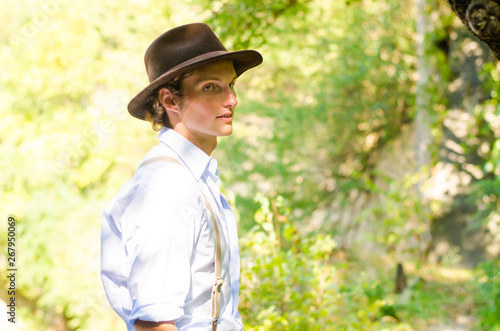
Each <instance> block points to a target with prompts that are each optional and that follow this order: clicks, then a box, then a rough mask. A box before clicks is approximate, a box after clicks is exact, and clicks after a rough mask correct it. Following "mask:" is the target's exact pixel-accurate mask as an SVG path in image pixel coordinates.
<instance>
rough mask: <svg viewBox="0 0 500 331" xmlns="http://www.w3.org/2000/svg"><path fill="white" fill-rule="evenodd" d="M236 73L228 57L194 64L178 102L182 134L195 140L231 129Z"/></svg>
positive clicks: (235, 102)
mask: <svg viewBox="0 0 500 331" xmlns="http://www.w3.org/2000/svg"><path fill="white" fill-rule="evenodd" d="M235 81H236V73H235V71H234V67H233V64H232V62H231V61H227V60H226V61H218V62H214V63H210V64H207V65H205V66H202V67H199V68H197V69H196V70H195V71H194V72H193V74H192V75H190V76H188V77H186V78H185V79H184V80H183V82H182V88H183V94H184V97H183V100H182V102H181V103H180V104H179V106H180V110H179V117H180V119H181V122H182V132H181V133H182V134H183V135H184V136H185V137H186V138H187V139H188V140H190V141H191V142H193V143H195V144H196V143H197V142H201V141H206V140H210V139H212V140H213V139H217V138H216V137H218V136H228V135H230V134H231V133H232V132H233V124H232V123H233V114H234V108H235V107H236V105H237V104H238V100H237V99H236V94H235V92H234V83H235Z"/></svg>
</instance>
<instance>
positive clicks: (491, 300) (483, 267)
mask: <svg viewBox="0 0 500 331" xmlns="http://www.w3.org/2000/svg"><path fill="white" fill-rule="evenodd" d="M478 271H479V275H478V277H477V279H476V282H477V283H478V284H479V293H477V294H476V295H477V297H478V298H479V300H486V302H485V303H484V307H483V308H482V309H480V310H479V312H478V317H479V319H478V324H479V325H480V330H492V331H498V330H500V263H499V261H494V262H492V261H489V262H483V263H481V264H480V265H479V267H478Z"/></svg>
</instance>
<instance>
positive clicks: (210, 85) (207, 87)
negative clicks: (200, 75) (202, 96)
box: [203, 84, 214, 91]
mask: <svg viewBox="0 0 500 331" xmlns="http://www.w3.org/2000/svg"><path fill="white" fill-rule="evenodd" d="M213 89H214V84H207V85H205V86H203V91H212V90H213Z"/></svg>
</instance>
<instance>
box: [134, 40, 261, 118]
mask: <svg viewBox="0 0 500 331" xmlns="http://www.w3.org/2000/svg"><path fill="white" fill-rule="evenodd" d="M220 60H233V66H234V71H235V72H236V76H240V75H241V74H242V73H244V72H245V71H247V70H248V69H251V68H253V67H256V66H258V65H259V64H261V63H262V55H260V53H259V52H257V51H254V50H244V51H236V52H226V51H215V52H209V53H206V54H203V55H200V56H197V57H195V58H193V59H190V60H188V61H185V62H183V63H181V64H179V65H178V66H176V67H174V68H172V69H170V70H169V71H167V72H166V73H164V74H163V75H161V76H160V77H158V78H157V79H155V80H154V81H152V82H151V83H150V84H149V85H148V86H147V87H146V88H145V89H144V90H142V91H141V92H139V94H137V95H136V96H135V97H133V98H132V100H130V102H129V104H128V107H127V109H128V112H129V113H130V115H132V116H134V117H135V118H138V119H141V120H145V115H146V112H147V109H148V107H149V106H150V105H148V99H149V98H150V97H151V95H152V93H153V92H154V91H155V90H156V89H157V88H158V87H160V86H161V85H163V84H165V83H167V82H168V81H170V80H172V79H174V78H175V77H177V76H179V75H181V74H183V73H185V72H188V71H190V70H193V69H195V68H196V67H198V66H200V65H202V64H207V63H210V62H214V61H220Z"/></svg>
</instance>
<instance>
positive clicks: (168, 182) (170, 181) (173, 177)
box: [134, 158, 201, 197]
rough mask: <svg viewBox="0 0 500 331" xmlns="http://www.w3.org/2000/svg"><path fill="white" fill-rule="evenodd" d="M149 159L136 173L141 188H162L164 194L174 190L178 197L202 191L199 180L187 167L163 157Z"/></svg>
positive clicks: (153, 189) (150, 189)
mask: <svg viewBox="0 0 500 331" xmlns="http://www.w3.org/2000/svg"><path fill="white" fill-rule="evenodd" d="M147 161H148V160H146V162H147ZM149 161H151V162H149V163H147V164H145V165H144V166H141V167H140V168H139V169H138V170H137V172H136V174H135V175H134V179H135V180H136V181H137V182H138V183H139V187H140V189H143V190H146V191H158V190H161V191H162V192H163V194H168V192H173V194H175V195H176V196H177V197H182V196H184V195H189V196H193V194H195V195H198V194H197V193H201V189H200V186H199V184H198V182H197V181H196V179H195V178H194V177H193V175H192V174H191V172H190V171H189V170H188V169H187V168H186V167H184V166H182V165H181V164H179V163H176V162H172V161H169V160H166V159H162V158H158V159H156V160H155V159H149Z"/></svg>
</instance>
